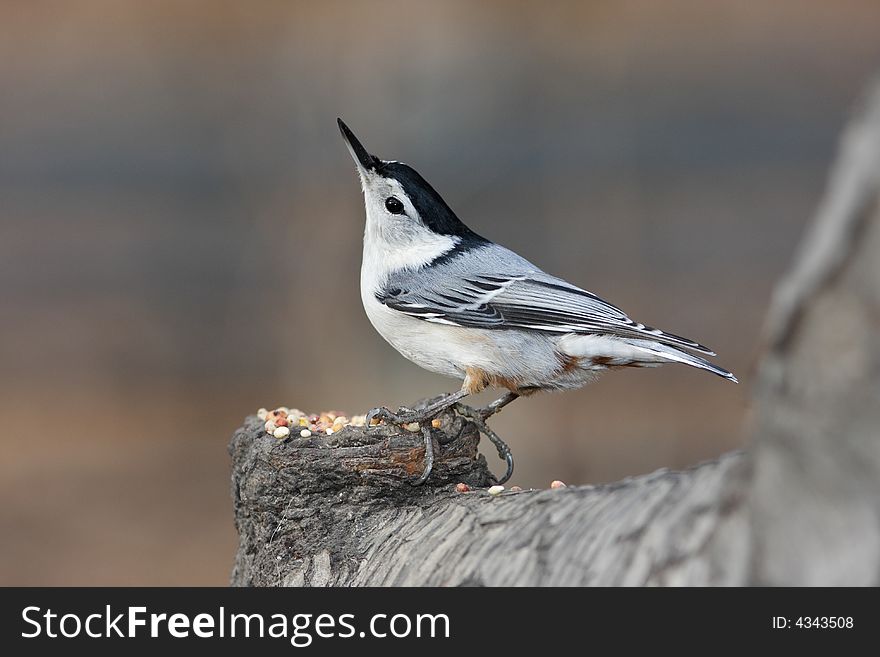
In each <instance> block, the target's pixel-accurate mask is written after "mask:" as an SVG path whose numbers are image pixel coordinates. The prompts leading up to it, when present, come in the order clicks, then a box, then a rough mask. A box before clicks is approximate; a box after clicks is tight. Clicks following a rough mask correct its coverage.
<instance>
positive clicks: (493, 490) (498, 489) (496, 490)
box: [488, 485, 504, 495]
mask: <svg viewBox="0 0 880 657" xmlns="http://www.w3.org/2000/svg"><path fill="white" fill-rule="evenodd" d="M503 492H504V486H501V485H498V486H491V487H490V488H489V490H488V493H489V495H501V493H503Z"/></svg>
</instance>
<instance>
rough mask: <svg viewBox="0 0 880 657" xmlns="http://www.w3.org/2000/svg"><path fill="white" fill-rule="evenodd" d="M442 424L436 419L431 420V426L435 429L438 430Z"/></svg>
mask: <svg viewBox="0 0 880 657" xmlns="http://www.w3.org/2000/svg"><path fill="white" fill-rule="evenodd" d="M442 424H443V423H442V422H441V421H440V420H438V419H437V418H434V419H433V420H431V426H432V427H434V428H435V429H439V428H440V426H441V425H442Z"/></svg>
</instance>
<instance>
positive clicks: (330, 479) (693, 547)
mask: <svg viewBox="0 0 880 657" xmlns="http://www.w3.org/2000/svg"><path fill="white" fill-rule="evenodd" d="M766 340H767V349H766V353H765V355H764V357H763V359H762V362H761V366H760V370H759V376H758V379H757V383H756V386H755V389H754V394H753V407H754V422H753V426H752V429H751V431H750V447H749V448H748V449H747V450H746V451H745V452H737V453H732V454H728V455H725V456H723V457H721V458H720V459H718V460H716V461H712V462H709V463H705V464H702V465H699V466H697V467H694V468H692V469H689V470H686V471H682V472H670V471H667V470H661V471H658V472H655V473H653V474H649V475H645V476H640V477H633V478H630V479H626V480H623V481H620V482H617V483H614V484H609V485H603V486H578V487H569V488H563V489H555V490H542V491H522V492H505V493H502V494H501V495H499V496H492V495H489V494H487V493H486V491H485V487H486V486H488V485H490V484H491V483H492V482H493V477H492V475H491V473H490V472H489V470H488V469H487V466H486V461H485V459H484V458H483V457H482V456H480V455H479V453H478V451H477V447H478V443H479V434H478V433H477V431H476V429H475V427H474V426H473V425H471V424H470V423H468V422H467V421H466V420H464V419H462V418H459V417H455V416H453V415H452V414H451V413H447V414H446V415H445V416H444V417H443V421H442V424H441V427H440V428H439V429H437V430H435V431H434V435H435V438H436V444H435V454H436V460H435V464H434V472H433V474H432V476H431V478H430V479H429V480H428V482H427V483H426V484H425V485H424V486H421V487H414V486H412V485H411V484H410V482H411V481H412V480H413V479H414V478H415V477H417V476H418V474H419V473H420V472H421V469H422V465H423V458H424V451H425V450H424V444H423V439H422V436H421V434H420V433H410V432H406V431H400V430H397V429H394V428H391V427H384V426H381V427H372V428H363V427H361V428H357V427H347V428H346V429H344V430H343V431H341V432H339V433H337V434H334V435H332V436H315V437H311V438H307V439H302V438H295V439H292V440H289V441H287V442H281V441H278V440H276V439H275V438H272V437H271V436H268V435H266V434H265V432H263V431H262V422H260V421H259V420H258V419H257V418H256V417H250V418H248V419H247V420H246V422H245V424H244V426H243V427H242V428H240V429H238V430H237V431H236V432H235V435H234V436H233V438H232V442H231V443H230V453H231V455H232V462H233V470H232V490H233V499H234V506H235V521H236V526H237V528H238V532H239V538H240V544H239V549H238V553H237V555H236V559H235V567H234V570H233V574H232V583H233V584H234V585H240V586H279V585H282V586H384V585H437V586H468V585H477V586H479V585H485V586H500V585H550V586H552V585H578V586H579V585H648V584H661V585H747V584H774V585H775V584H788V585H846V584H852V585H876V584H878V582H880V572H878V571H880V84H874V85H873V86H872V88H871V89H870V91H869V93H868V94H867V95H866V99H865V102H864V103H863V106H862V108H861V109H860V112H859V113H858V115H857V116H856V118H855V119H854V120H853V121H852V123H851V125H850V126H849V127H848V128H847V129H846V131H845V132H844V135H843V138H842V141H841V147H840V153H839V156H838V161H837V163H836V164H835V166H834V168H833V170H832V174H831V178H830V182H829V185H828V189H827V191H826V194H825V197H824V199H823V202H822V204H821V206H820V208H819V211H818V212H817V215H816V218H815V220H814V222H813V224H812V226H811V228H810V230H809V231H808V234H807V236H806V238H805V240H804V243H803V245H802V248H801V250H800V252H799V254H798V257H797V259H796V262H795V264H794V266H793V268H792V270H791V272H790V273H789V274H788V275H787V277H786V278H785V280H784V281H783V282H782V283H781V284H780V285H779V287H778V289H777V292H776V294H775V297H774V299H773V301H772V304H771V308H770V313H769V317H768V323H767V331H766ZM454 436H458V437H457V439H454V440H452V438H453V437H454ZM450 440H451V442H449V441H450ZM458 482H464V483H467V484H468V485H469V486H470V487H471V488H472V489H473V492H468V493H459V492H455V490H454V485H455V484H456V483H458Z"/></svg>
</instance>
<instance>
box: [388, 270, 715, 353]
mask: <svg viewBox="0 0 880 657" xmlns="http://www.w3.org/2000/svg"><path fill="white" fill-rule="evenodd" d="M451 273H452V272H444V276H442V277H441V276H436V277H420V280H419V283H420V284H419V285H418V286H414V285H412V283H413V281H412V279H410V280H409V281H407V282H405V283H402V282H401V281H399V280H398V281H395V285H394V286H393V287H391V286H388V287H390V290H391V292H390V293H389V292H380V293H379V294H377V295H376V296H377V298H378V299H379V301H381V302H382V303H383V304H385V305H386V306H388V307H389V308H393V309H395V310H398V311H400V312H402V313H406V314H408V315H411V316H413V317H418V318H420V319H424V320H426V321H429V322H435V323H440V324H448V325H454V326H467V327H472V328H482V329H524V330H531V331H542V332H549V333H560V334H563V333H578V334H596V335H613V336H619V337H623V338H636V339H647V340H654V341H657V342H660V343H661V344H667V345H672V346H675V347H684V348H686V349H691V350H694V351H698V352H702V353H704V354H707V355H710V356H714V355H715V353H714V352H713V351H712V350H711V349H709V348H707V347H704V346H703V345H701V344H699V343H697V342H694V341H693V340H689V339H687V338H683V337H681V336H678V335H674V334H672V333H666V332H664V331H661V330H659V329H655V328H653V327H650V326H645V325H644V324H640V323H638V322H634V321H633V320H631V319H630V318H629V317H628V316H627V315H626V313H624V312H623V311H622V310H621V309H620V308H618V307H617V306H615V305H613V304H610V303H608V302H607V301H605V300H604V299H602V298H600V297H598V296H597V295H595V294H593V293H592V292H588V291H586V290H583V289H581V288H579V287H576V286H574V285H571V284H569V283H567V282H565V281H563V280H562V279H559V278H555V277H553V276H550V275H549V274H545V273H544V272H542V271H540V270H538V269H535V270H533V271H530V272H527V273H523V274H520V275H517V276H507V277H504V276H498V275H484V274H473V273H469V274H468V275H467V276H460V275H459V276H454V275H449V274H451ZM432 281H434V282H433V283H432ZM440 281H442V283H443V285H442V287H441V286H440V285H439V283H440ZM406 283H409V286H408V287H409V289H404V287H403V286H404V285H405V284H406ZM386 289H387V288H386Z"/></svg>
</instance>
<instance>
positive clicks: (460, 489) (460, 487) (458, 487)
mask: <svg viewBox="0 0 880 657" xmlns="http://www.w3.org/2000/svg"><path fill="white" fill-rule="evenodd" d="M470 489H471V487H470V486H468V485H467V484H465V483H461V484H455V492H456V493H467V492H468V491H470Z"/></svg>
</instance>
